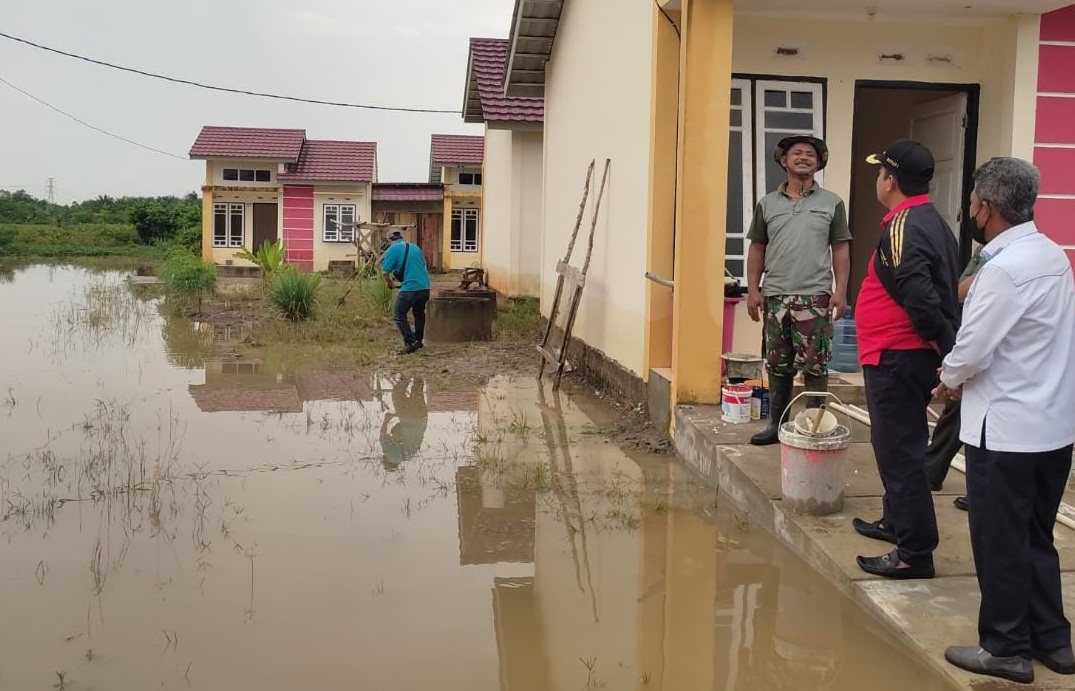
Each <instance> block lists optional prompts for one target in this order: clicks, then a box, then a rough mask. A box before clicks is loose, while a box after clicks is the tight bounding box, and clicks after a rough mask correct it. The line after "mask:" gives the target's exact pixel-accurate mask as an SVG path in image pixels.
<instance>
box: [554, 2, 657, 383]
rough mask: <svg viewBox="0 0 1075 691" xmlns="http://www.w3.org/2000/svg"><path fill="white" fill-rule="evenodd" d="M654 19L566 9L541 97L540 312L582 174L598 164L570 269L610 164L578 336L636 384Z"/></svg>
mask: <svg viewBox="0 0 1075 691" xmlns="http://www.w3.org/2000/svg"><path fill="white" fill-rule="evenodd" d="M652 10H653V7H652V5H650V4H649V3H642V2H623V1H622V0H587V1H586V2H569V3H566V4H565V5H564V9H563V15H562V17H561V23H560V31H559V34H558V36H557V38H556V48H555V50H554V52H553V57H552V60H551V61H550V62H549V63H548V65H547V66H546V89H545V122H546V126H545V173H544V204H543V207H544V219H543V221H542V223H543V228H544V230H543V232H542V248H541V255H542V258H541V308H542V313H543V314H545V315H546V316H547V315H548V313H549V309H550V307H551V305H552V299H553V294H554V291H555V288H556V282H555V278H556V273H555V272H556V262H557V260H558V259H561V258H563V256H564V253H565V251H566V250H567V244H568V240H569V238H570V236H571V230H572V228H573V227H574V225H575V217H576V215H577V213H578V208H579V201H580V200H581V197H582V183H583V179H584V177H585V175H586V166H587V165H588V164H589V162H590V160H591V159H597V170H596V172H595V177H596V181H595V184H594V193H593V194H592V195H591V197H590V204H589V209H588V212H587V214H586V217H585V219H584V226H585V227H584V228H583V229H582V230H581V231H580V233H579V235H580V241H579V245H578V246H576V249H575V254H574V256H573V257H572V260H571V262H572V264H575V265H577V266H579V267H581V266H582V263H583V257H584V256H585V254H586V239H587V236H588V234H589V221H590V212H591V211H592V208H593V202H594V199H595V198H596V196H597V192H596V190H597V187H598V185H599V184H600V175H601V166H602V164H603V162H604V160H605V158H610V159H611V160H612V170H611V173H610V176H609V187H608V189H607V190H606V192H605V197H604V200H603V202H602V208H601V216H600V220H599V223H598V226H597V231H596V236H595V240H594V252H593V259H592V260H591V263H590V268H589V275H588V276H587V280H586V288H585V290H584V292H583V296H582V305H581V309H580V311H579V315H578V319H577V320H576V322H575V331H574V333H575V336H577V337H578V338H580V339H582V340H584V341H585V342H586V343H588V344H589V345H591V346H593V347H594V348H597V349H598V350H600V351H602V352H604V353H605V354H606V355H608V356H609V357H611V358H612V359H614V360H616V361H618V362H619V363H621V364H622V365H623V366H624V367H626V368H627V369H629V370H631V371H632V372H634V373H635V374H637V375H638V376H642V374H643V338H642V334H643V332H644V330H645V298H646V286H645V283H646V280H645V278H644V274H645V271H646V232H647V230H646V226H647V208H648V198H649V194H648V191H647V181H648V175H649V173H648V171H649V132H650V117H651V116H650V108H649V105H648V104H649V99H650V81H651V57H652V50H653V46H652V40H651V39H652V21H653V16H652ZM612 26H614V29H613V28H610V27H612Z"/></svg>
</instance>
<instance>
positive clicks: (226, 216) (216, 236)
mask: <svg viewBox="0 0 1075 691" xmlns="http://www.w3.org/2000/svg"><path fill="white" fill-rule="evenodd" d="M245 210H246V206H245V205H243V204H213V247H242V246H243V214H244V212H245Z"/></svg>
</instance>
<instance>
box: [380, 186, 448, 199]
mask: <svg viewBox="0 0 1075 691" xmlns="http://www.w3.org/2000/svg"><path fill="white" fill-rule="evenodd" d="M443 200H444V186H443V185H441V184H439V183H425V182H381V183H377V184H375V185H374V186H373V201H375V202H439V201H443Z"/></svg>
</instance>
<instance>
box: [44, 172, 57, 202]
mask: <svg viewBox="0 0 1075 691" xmlns="http://www.w3.org/2000/svg"><path fill="white" fill-rule="evenodd" d="M45 198H46V199H48V202H49V204H55V203H56V178H49V179H48V185H47V186H46V187H45Z"/></svg>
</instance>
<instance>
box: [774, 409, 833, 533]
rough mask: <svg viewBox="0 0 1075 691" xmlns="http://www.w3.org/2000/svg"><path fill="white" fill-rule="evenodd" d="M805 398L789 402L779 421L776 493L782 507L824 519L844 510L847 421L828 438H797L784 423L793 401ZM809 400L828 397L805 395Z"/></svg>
mask: <svg viewBox="0 0 1075 691" xmlns="http://www.w3.org/2000/svg"><path fill="white" fill-rule="evenodd" d="M804 395H807V392H803V393H801V394H799V395H798V396H796V397H795V398H794V399H792V401H791V404H789V405H788V407H787V410H785V411H784V415H782V416H781V418H780V422H781V424H780V428H779V430H778V432H777V436H778V438H779V439H780V490H781V493H782V494H783V496H784V505H785V506H787V507H788V508H789V509H790V510H792V511H794V512H796V513H801V514H807V515H809V516H827V515H829V514H833V513H837V512H839V511H842V510H843V508H844V489H845V487H846V486H847V454H848V449H849V448H850V446H851V419H850V418H848V421H847V425H846V426H845V425H840V424H838V425H836V427H835V429H833V430H832V431H831V432H830V433H829V434H826V435H824V436H809V435H806V434H800V433H799V431H798V430H797V429H796V427H795V423H794V422H784V420H785V418H786V417H787V415H788V412H789V411H790V410H791V407H792V405H794V404H795V401H797V400H799V399H800V398H802V397H803V396H804ZM809 395H810V396H822V395H824V396H829V397H831V398H834V399H836V401H837V402H838V403H841V404H842V401H840V399H839V398H837V397H836V396H835V395H833V394H831V393H828V392H824V393H823V392H818V391H811V392H809Z"/></svg>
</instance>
